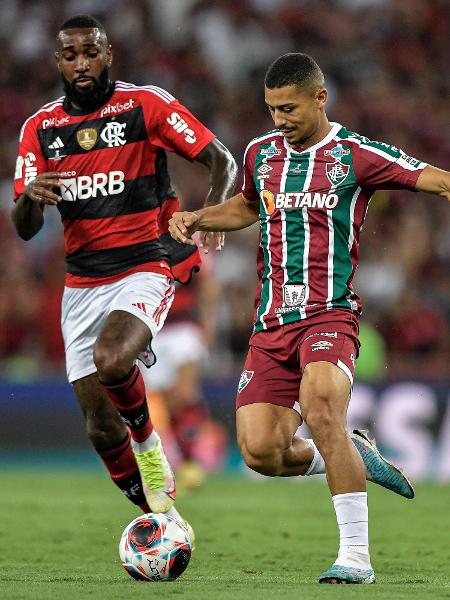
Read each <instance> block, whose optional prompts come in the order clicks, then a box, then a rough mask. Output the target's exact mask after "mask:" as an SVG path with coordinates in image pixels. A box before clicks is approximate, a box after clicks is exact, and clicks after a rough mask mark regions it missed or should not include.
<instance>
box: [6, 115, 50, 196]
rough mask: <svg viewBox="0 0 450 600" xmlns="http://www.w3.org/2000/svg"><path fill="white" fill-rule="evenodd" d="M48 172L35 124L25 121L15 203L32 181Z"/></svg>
mask: <svg viewBox="0 0 450 600" xmlns="http://www.w3.org/2000/svg"><path fill="white" fill-rule="evenodd" d="M47 170H48V169H47V161H46V159H45V157H44V156H43V154H42V150H41V146H40V143H39V140H38V136H37V131H36V126H35V122H34V121H33V120H32V119H29V120H28V121H25V123H24V124H23V126H22V129H21V131H20V137H19V149H18V153H17V159H16V170H15V173H14V201H16V200H17V199H18V197H19V196H20V195H21V194H22V193H23V191H24V190H25V188H26V186H27V185H28V184H29V183H30V181H31V180H33V179H34V178H35V177H36V176H37V175H39V174H40V173H45V172H46V171H47Z"/></svg>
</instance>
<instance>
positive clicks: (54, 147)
mask: <svg viewBox="0 0 450 600" xmlns="http://www.w3.org/2000/svg"><path fill="white" fill-rule="evenodd" d="M59 148H64V144H63V141H62V139H61V138H60V137H59V136H58V137H57V138H56V140H55V141H54V142H53V143H52V144H50V145H49V150H58V149H59Z"/></svg>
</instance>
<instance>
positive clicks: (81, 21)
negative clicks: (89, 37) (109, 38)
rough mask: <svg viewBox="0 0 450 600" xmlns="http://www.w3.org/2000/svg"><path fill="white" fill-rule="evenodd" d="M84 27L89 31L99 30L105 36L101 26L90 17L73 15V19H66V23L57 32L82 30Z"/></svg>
mask: <svg viewBox="0 0 450 600" xmlns="http://www.w3.org/2000/svg"><path fill="white" fill-rule="evenodd" d="M85 27H86V28H89V29H99V30H100V31H101V32H102V33H104V34H105V35H106V30H105V28H104V27H103V25H102V24H101V23H100V21H98V20H97V19H96V18H95V17H91V15H75V16H74V17H70V19H67V21H65V22H64V23H63V24H62V25H61V27H60V29H59V30H60V31H64V30H65V29H83V28H85Z"/></svg>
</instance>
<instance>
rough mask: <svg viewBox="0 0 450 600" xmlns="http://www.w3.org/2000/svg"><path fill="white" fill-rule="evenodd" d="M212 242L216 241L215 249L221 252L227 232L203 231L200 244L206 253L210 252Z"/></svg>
mask: <svg viewBox="0 0 450 600" xmlns="http://www.w3.org/2000/svg"><path fill="white" fill-rule="evenodd" d="M212 243H214V247H215V249H216V250H217V251H218V252H220V251H221V250H222V248H223V247H224V245H225V234H224V233H223V232H222V231H202V233H201V234H200V240H199V246H200V248H203V250H204V252H205V254H208V252H209V249H210V248H211V244H212Z"/></svg>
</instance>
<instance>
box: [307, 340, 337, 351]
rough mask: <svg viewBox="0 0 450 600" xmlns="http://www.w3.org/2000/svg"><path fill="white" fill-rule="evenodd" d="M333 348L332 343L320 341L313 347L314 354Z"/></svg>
mask: <svg viewBox="0 0 450 600" xmlns="http://www.w3.org/2000/svg"><path fill="white" fill-rule="evenodd" d="M332 347H333V344H332V343H331V342H327V341H326V340H319V341H318V342H314V344H313V345H312V346H311V350H312V352H316V351H317V350H329V349H330V348H332Z"/></svg>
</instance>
